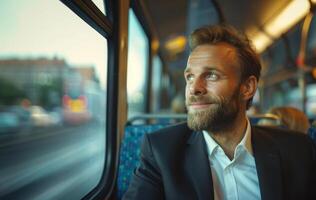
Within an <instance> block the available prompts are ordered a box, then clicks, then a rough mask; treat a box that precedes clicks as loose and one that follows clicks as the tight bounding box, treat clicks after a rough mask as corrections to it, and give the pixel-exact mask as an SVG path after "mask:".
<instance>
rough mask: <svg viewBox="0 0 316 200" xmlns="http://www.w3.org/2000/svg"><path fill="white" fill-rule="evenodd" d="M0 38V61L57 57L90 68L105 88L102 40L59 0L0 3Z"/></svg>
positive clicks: (104, 51)
mask: <svg viewBox="0 0 316 200" xmlns="http://www.w3.org/2000/svg"><path fill="white" fill-rule="evenodd" d="M94 2H95V3H97V6H98V7H99V8H101V7H102V3H100V2H101V0H94ZM0 36H1V37H0V59H4V58H39V57H46V58H54V57H57V58H60V59H65V60H66V62H67V63H68V64H70V65H92V66H94V67H95V68H96V71H97V75H98V76H99V78H100V81H101V84H102V88H106V68H107V67H106V64H107V41H106V39H105V38H103V36H101V35H100V34H99V33H98V32H96V31H95V30H94V29H93V28H91V27H90V26H89V25H88V24H86V23H85V22H84V21H83V20H82V19H81V18H79V17H78V16H77V15H76V14H74V13H73V12H72V11H71V10H70V9H69V8H68V7H66V6H65V5H64V4H63V3H61V2H60V1H59V0H1V1H0Z"/></svg>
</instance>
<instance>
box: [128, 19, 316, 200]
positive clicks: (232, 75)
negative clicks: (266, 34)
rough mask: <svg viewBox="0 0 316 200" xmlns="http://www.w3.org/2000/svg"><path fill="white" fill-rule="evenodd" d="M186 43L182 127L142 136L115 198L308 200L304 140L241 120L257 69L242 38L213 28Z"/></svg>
mask: <svg viewBox="0 0 316 200" xmlns="http://www.w3.org/2000/svg"><path fill="white" fill-rule="evenodd" d="M190 46H191V54H190V57H189V59H188V63H187V67H186V69H185V72H184V76H185V80H186V106H187V110H188V122H187V123H183V124H178V125H175V126H171V127H168V128H166V129H162V130H159V131H157V132H155V133H152V134H149V135H145V137H144V141H143V145H142V150H141V163H140V166H139V167H138V168H137V169H136V170H135V172H134V176H133V178H132V181H131V183H130V186H129V189H128V191H127V193H126V194H125V196H124V198H123V199H148V200H149V199H150V200H153V199H172V200H173V199H181V200H184V199H203V200H204V199H205V200H210V199H215V200H221V199H239V200H248V199H249V200H250V199H251V200H253V199H265V200H273V199H316V195H315V193H316V192H315V191H316V184H315V182H316V175H315V170H316V164H315V163H316V160H315V148H314V146H313V143H312V141H311V140H309V139H308V138H307V137H306V136H305V135H302V134H297V133H295V132H289V131H284V130H279V129H272V128H262V127H261V128H260V127H253V126H251V125H250V123H249V120H248V119H247V117H246V110H247V108H248V107H249V106H250V104H251V101H252V98H253V96H254V94H255V91H256V89H257V84H258V80H259V76H260V70H261V65H260V62H259V59H258V57H257V55H256V53H255V51H254V50H253V49H252V48H251V45H250V43H249V40H248V39H247V38H246V37H245V36H244V35H241V34H240V33H238V32H237V31H236V30H234V29H233V28H231V27H228V26H220V25H216V26H209V27H203V28H200V29H198V30H196V31H194V32H193V33H192V34H191V37H190Z"/></svg>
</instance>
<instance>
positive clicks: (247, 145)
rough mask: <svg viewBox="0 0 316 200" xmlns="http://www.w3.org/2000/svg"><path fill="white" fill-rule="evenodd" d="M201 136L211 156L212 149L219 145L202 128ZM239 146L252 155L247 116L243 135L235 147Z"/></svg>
mask: <svg viewBox="0 0 316 200" xmlns="http://www.w3.org/2000/svg"><path fill="white" fill-rule="evenodd" d="M203 136H204V139H205V142H206V145H207V149H208V153H209V155H210V156H211V155H212V154H213V152H214V150H215V149H216V148H218V147H219V145H218V144H217V142H216V141H215V140H214V139H213V138H212V137H211V136H210V134H208V132H207V131H205V130H203ZM239 146H241V147H244V148H245V149H246V150H247V151H248V153H250V154H251V155H253V150H252V144H251V126H250V122H249V120H248V118H247V128H246V132H245V135H244V137H243V138H242V140H241V141H240V142H239V144H238V145H237V146H236V149H237V148H240V147H239ZM235 151H236V150H235Z"/></svg>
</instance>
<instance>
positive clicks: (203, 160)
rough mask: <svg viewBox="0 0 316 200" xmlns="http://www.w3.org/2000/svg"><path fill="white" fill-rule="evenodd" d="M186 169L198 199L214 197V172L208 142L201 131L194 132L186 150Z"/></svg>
mask: <svg viewBox="0 0 316 200" xmlns="http://www.w3.org/2000/svg"><path fill="white" fill-rule="evenodd" d="M185 170H186V173H187V174H188V175H189V178H190V180H191V181H192V182H193V187H194V189H195V191H196V193H197V196H198V199H214V192H213V183H212V174H211V169H210V164H209V160H208V156H207V150H206V144H205V141H204V138H203V134H202V133H201V132H193V133H192V135H191V137H190V139H189V140H188V144H187V148H186V152H185Z"/></svg>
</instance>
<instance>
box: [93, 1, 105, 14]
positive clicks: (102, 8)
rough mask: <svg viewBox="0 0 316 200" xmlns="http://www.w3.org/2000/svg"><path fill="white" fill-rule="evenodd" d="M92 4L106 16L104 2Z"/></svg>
mask: <svg viewBox="0 0 316 200" xmlns="http://www.w3.org/2000/svg"><path fill="white" fill-rule="evenodd" d="M92 2H93V3H94V4H95V5H96V6H97V7H98V8H99V10H101V11H102V12H103V14H105V15H106V11H105V4H104V0H92Z"/></svg>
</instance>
